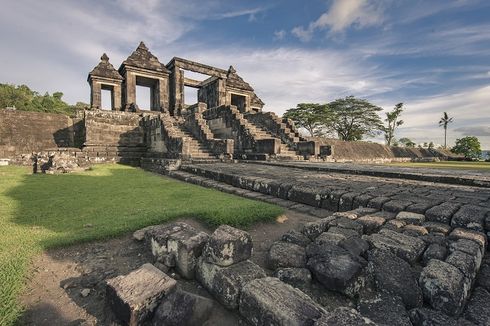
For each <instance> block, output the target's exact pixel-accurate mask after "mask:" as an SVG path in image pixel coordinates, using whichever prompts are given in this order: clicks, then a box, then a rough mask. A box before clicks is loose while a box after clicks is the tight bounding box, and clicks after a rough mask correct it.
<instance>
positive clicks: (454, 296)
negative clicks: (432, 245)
mask: <svg viewBox="0 0 490 326" xmlns="http://www.w3.org/2000/svg"><path fill="white" fill-rule="evenodd" d="M419 284H420V287H421V288H422V292H423V294H424V298H425V300H426V301H427V302H428V303H429V304H430V305H431V306H432V308H434V309H436V310H440V311H442V312H443V313H445V314H447V315H450V316H458V315H459V314H460V313H461V312H462V311H463V308H464V304H465V302H466V295H467V289H465V277H464V275H463V273H461V271H460V270H459V269H458V268H456V267H454V266H453V265H451V264H449V263H446V262H443V261H440V260H437V259H432V260H431V261H429V263H428V264H427V266H426V267H424V269H423V270H422V273H421V274H420V278H419Z"/></svg>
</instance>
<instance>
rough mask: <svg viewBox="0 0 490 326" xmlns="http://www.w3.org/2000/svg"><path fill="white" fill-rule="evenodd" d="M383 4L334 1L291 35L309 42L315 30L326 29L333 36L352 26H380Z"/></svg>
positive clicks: (365, 1) (361, 1)
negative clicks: (305, 25) (319, 14)
mask: <svg viewBox="0 0 490 326" xmlns="http://www.w3.org/2000/svg"><path fill="white" fill-rule="evenodd" d="M384 7H385V6H384V2H383V1H379V0H378V1H375V0H334V1H333V3H332V6H331V7H330V8H329V10H328V11H327V12H325V13H323V14H322V15H321V16H320V17H319V18H318V19H317V20H315V21H313V22H311V23H310V24H309V25H308V26H307V27H306V28H305V27H303V26H297V27H295V28H293V29H292V31H291V32H292V33H293V35H295V36H296V37H298V38H299V39H300V40H301V41H304V42H307V41H309V40H311V38H312V36H313V33H314V32H315V31H316V30H321V29H325V28H328V30H329V33H330V34H331V35H332V34H335V33H339V32H342V31H344V30H345V29H347V28H349V27H351V26H354V27H356V28H364V27H368V26H376V25H380V24H381V23H382V22H383V21H384V16H383V12H384V9H385V8H384Z"/></svg>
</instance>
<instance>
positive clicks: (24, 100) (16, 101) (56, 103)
mask: <svg viewBox="0 0 490 326" xmlns="http://www.w3.org/2000/svg"><path fill="white" fill-rule="evenodd" d="M62 97H63V93H61V92H54V93H53V95H49V93H45V94H44V95H40V94H39V93H38V92H36V91H33V90H31V89H30V88H29V87H27V86H26V85H20V86H15V85H11V84H0V108H5V107H15V108H16V109H17V110H22V111H36V112H50V113H63V114H72V113H74V111H75V108H74V107H72V106H70V105H68V104H67V103H66V102H64V101H63V99H62Z"/></svg>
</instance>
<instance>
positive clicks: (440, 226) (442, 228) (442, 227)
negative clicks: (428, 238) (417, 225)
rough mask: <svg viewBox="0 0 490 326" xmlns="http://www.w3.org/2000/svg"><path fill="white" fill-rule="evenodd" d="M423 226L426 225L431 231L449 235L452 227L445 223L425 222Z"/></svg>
mask: <svg viewBox="0 0 490 326" xmlns="http://www.w3.org/2000/svg"><path fill="white" fill-rule="evenodd" d="M422 226H423V227H425V228H426V229H427V231H429V232H430V233H442V234H444V235H447V234H449V232H451V227H450V226H449V225H447V224H445V223H439V222H425V223H423V224H422Z"/></svg>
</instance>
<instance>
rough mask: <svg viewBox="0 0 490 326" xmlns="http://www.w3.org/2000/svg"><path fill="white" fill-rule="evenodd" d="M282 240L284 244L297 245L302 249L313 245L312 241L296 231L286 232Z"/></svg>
mask: <svg viewBox="0 0 490 326" xmlns="http://www.w3.org/2000/svg"><path fill="white" fill-rule="evenodd" d="M281 240H282V241H284V242H289V243H294V244H297V245H298V246H301V247H306V246H307V245H309V244H310V243H311V240H310V239H309V238H308V237H307V236H305V235H304V234H303V233H301V232H299V231H296V230H291V231H288V232H286V233H285V234H283V236H282V238H281Z"/></svg>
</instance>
